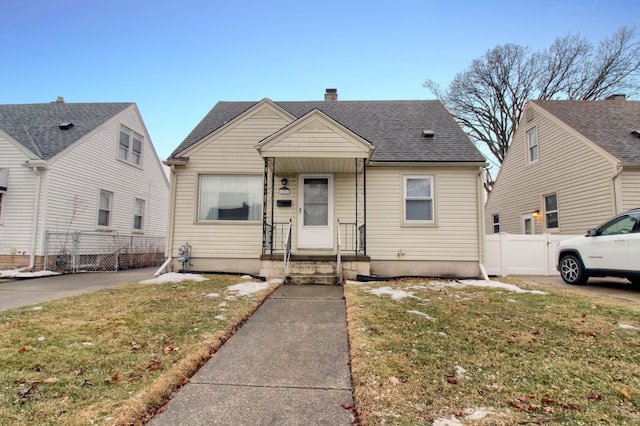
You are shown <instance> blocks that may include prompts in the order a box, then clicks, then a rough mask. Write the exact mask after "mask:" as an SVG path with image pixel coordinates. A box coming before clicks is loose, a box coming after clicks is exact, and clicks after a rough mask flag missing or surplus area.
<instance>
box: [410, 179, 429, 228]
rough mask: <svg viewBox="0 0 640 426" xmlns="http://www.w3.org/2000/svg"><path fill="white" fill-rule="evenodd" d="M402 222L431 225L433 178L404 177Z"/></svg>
mask: <svg viewBox="0 0 640 426" xmlns="http://www.w3.org/2000/svg"><path fill="white" fill-rule="evenodd" d="M404 221H405V222H408V223H432V222H433V221H434V220H433V176H405V177H404Z"/></svg>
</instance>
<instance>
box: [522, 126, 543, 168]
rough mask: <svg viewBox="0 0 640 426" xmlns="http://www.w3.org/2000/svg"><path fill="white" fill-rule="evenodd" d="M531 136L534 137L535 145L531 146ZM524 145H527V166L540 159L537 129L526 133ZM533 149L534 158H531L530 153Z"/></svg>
mask: <svg viewBox="0 0 640 426" xmlns="http://www.w3.org/2000/svg"><path fill="white" fill-rule="evenodd" d="M531 134H533V135H534V136H535V144H534V145H531V136H530V135H531ZM525 142H526V144H527V162H528V163H529V164H533V163H537V162H538V160H539V159H540V143H539V140H538V128H537V126H534V127H532V128H530V129H529V130H527V131H526V141H525ZM533 148H535V154H536V158H532V155H531V153H532V152H533V151H532V150H533Z"/></svg>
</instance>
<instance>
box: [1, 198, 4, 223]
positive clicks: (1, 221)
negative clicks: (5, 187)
mask: <svg viewBox="0 0 640 426" xmlns="http://www.w3.org/2000/svg"><path fill="white" fill-rule="evenodd" d="M3 196H4V191H0V223H2V198H3Z"/></svg>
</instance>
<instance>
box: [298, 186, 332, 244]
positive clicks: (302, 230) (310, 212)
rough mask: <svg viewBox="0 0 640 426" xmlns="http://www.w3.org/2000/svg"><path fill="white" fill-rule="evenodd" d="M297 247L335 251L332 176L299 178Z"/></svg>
mask: <svg viewBox="0 0 640 426" xmlns="http://www.w3.org/2000/svg"><path fill="white" fill-rule="evenodd" d="M299 182H300V184H299V185H298V201H299V204H298V205H299V208H298V248H301V249H332V248H333V230H334V226H333V176H332V175H300V181H299Z"/></svg>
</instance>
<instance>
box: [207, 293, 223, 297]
mask: <svg viewBox="0 0 640 426" xmlns="http://www.w3.org/2000/svg"><path fill="white" fill-rule="evenodd" d="M207 297H220V293H209V294H207Z"/></svg>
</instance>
